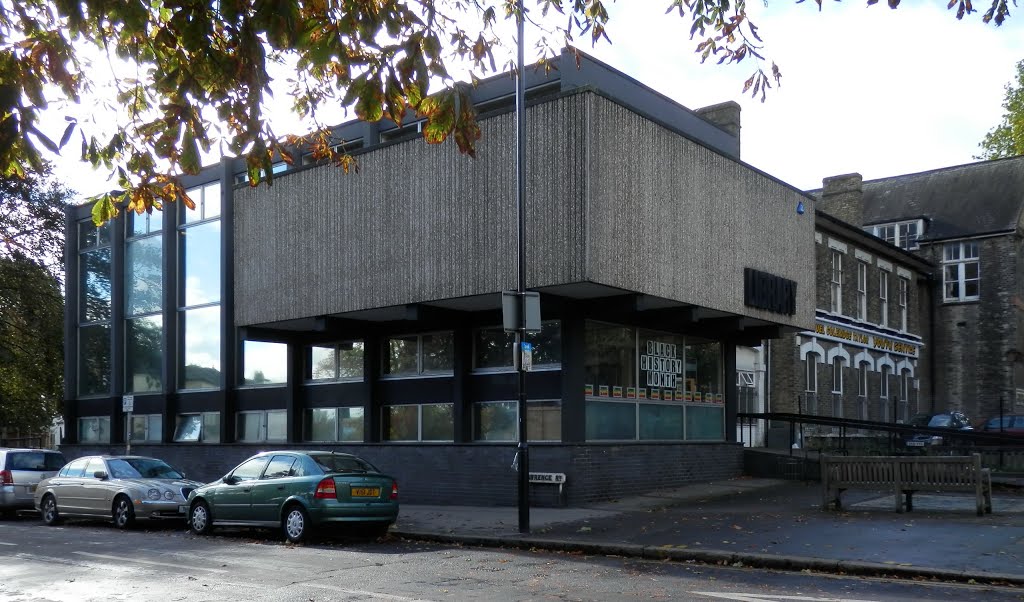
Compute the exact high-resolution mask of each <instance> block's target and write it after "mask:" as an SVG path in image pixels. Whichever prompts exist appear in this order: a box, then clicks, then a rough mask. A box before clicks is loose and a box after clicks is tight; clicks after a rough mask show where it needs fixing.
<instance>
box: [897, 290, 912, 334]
mask: <svg viewBox="0 0 1024 602" xmlns="http://www.w3.org/2000/svg"><path fill="white" fill-rule="evenodd" d="M899 287H900V290H899V296H900V298H899V303H900V330H901V331H903V332H907V302H908V300H909V298H910V281H909V280H907V279H906V278H900V279H899Z"/></svg>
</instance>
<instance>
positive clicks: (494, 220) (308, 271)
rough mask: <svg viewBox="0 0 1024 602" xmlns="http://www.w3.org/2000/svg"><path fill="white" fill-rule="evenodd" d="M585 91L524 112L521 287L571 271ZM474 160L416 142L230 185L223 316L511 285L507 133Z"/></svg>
mask: <svg viewBox="0 0 1024 602" xmlns="http://www.w3.org/2000/svg"><path fill="white" fill-rule="evenodd" d="M585 96H589V95H578V96H572V97H567V98H563V99H560V100H557V101H555V102H551V103H546V104H544V105H541V106H538V107H535V108H532V109H530V111H529V112H528V122H527V123H528V133H527V134H528V141H529V146H528V157H529V159H528V161H529V166H528V169H529V171H528V174H529V181H528V197H527V213H528V215H529V218H528V226H527V243H528V247H527V266H528V275H527V286H528V287H531V288H532V287H539V286H548V285H554V284H564V283H567V282H577V281H579V280H581V279H582V273H583V253H584V251H583V249H584V245H583V188H582V186H583V182H584V176H585V174H584V157H585V153H584V147H583V141H584V131H583V127H582V123H583V121H582V117H581V112H582V111H583V110H584V107H585V101H584V98H585ZM481 126H482V129H483V139H482V141H481V143H480V145H479V147H478V150H477V158H476V159H471V158H469V157H466V156H463V155H460V154H459V153H458V151H457V149H456V147H455V145H454V143H453V142H447V143H445V144H443V145H439V146H430V145H427V144H425V143H424V142H423V140H420V139H417V140H412V141H409V142H405V143H401V144H396V145H393V146H389V147H386V148H381V149H379V150H374V151H371V152H368V153H366V154H363V155H360V156H359V158H358V159H359V168H360V170H359V173H357V174H356V173H350V174H345V173H344V172H342V170H340V169H337V168H334V167H318V168H312V169H306V170H303V171H299V172H296V173H293V174H285V175H281V176H279V177H277V178H275V180H274V184H273V186H270V187H267V186H260V187H257V188H244V189H239V190H236V191H235V195H234V208H235V265H236V269H235V287H236V288H235V308H236V323H237V324H238V325H243V326H244V325H251V324H260V323H266V322H274V321H279V320H289V319H295V318H303V317H309V316H321V315H330V314H336V313H342V312H347V311H353V310H360V309H368V308H376V307H387V306H391V305H400V304H405V303H416V302H423V301H433V300H439V299H448V298H456V297H463V296H469V295H477V294H484V293H492V292H493V293H497V292H498V291H502V290H507V289H513V288H515V286H516V274H517V265H516V227H517V217H516V210H515V163H514V158H515V130H514V120H513V116H512V115H502V116H498V117H495V118H492V119H488V120H486V121H484V122H483V123H482V124H481Z"/></svg>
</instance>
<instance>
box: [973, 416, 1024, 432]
mask: <svg viewBox="0 0 1024 602" xmlns="http://www.w3.org/2000/svg"><path fill="white" fill-rule="evenodd" d="M980 430H981V431H983V432H986V433H994V434H1003V435H1012V436H1015V437H1024V414H1003V415H1002V416H995V417H993V418H989V419H988V420H986V421H985V424H984V425H982V427H981V429H980Z"/></svg>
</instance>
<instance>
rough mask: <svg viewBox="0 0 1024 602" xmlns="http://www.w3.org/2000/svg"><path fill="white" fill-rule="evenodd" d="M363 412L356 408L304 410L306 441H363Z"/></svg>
mask: <svg viewBox="0 0 1024 602" xmlns="http://www.w3.org/2000/svg"><path fill="white" fill-rule="evenodd" d="M363 414H364V410H363V408H361V407H356V408H312V409H309V410H306V421H305V430H304V431H303V432H304V433H305V437H306V440H307V441H347V442H355V443H360V442H362V441H365V436H364V428H363V424H364V422H363Z"/></svg>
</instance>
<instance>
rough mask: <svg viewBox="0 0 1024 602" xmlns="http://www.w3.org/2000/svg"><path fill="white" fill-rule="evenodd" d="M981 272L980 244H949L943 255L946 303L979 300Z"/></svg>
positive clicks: (943, 282)
mask: <svg viewBox="0 0 1024 602" xmlns="http://www.w3.org/2000/svg"><path fill="white" fill-rule="evenodd" d="M979 280H980V270H979V265H978V243H976V242H954V243H947V244H946V246H945V247H944V248H943V255H942V290H943V300H944V301H973V300H976V299H978V298H979V295H980V293H979Z"/></svg>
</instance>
